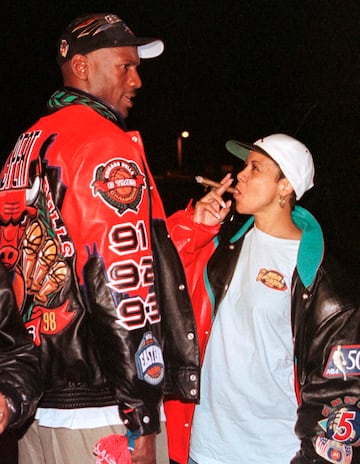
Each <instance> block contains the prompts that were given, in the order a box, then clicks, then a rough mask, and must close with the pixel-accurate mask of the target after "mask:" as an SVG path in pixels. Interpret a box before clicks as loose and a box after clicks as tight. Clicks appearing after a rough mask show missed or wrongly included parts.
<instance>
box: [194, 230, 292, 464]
mask: <svg viewBox="0 0 360 464" xmlns="http://www.w3.org/2000/svg"><path fill="white" fill-rule="evenodd" d="M298 246H299V241H297V240H284V239H279V238H276V237H272V236H270V235H268V234H265V233H263V232H261V231H260V230H258V229H256V228H253V229H252V230H251V231H249V232H248V234H247V235H246V237H245V239H244V243H243V247H242V251H241V255H240V258H239V261H238V264H237V267H236V270H235V273H234V276H233V279H232V281H231V284H230V286H229V290H228V292H227V294H226V296H225V298H224V300H223V301H222V303H221V305H220V307H219V311H218V314H217V316H216V318H215V321H214V324H213V328H212V332H211V336H210V339H209V342H208V346H207V349H206V353H205V359H204V365H203V369H202V375H201V397H200V404H199V405H198V406H196V408H195V415H194V422H193V426H192V435H191V448H190V456H191V457H192V459H194V460H195V461H196V462H197V463H198V464H220V463H221V464H241V463H246V464H264V463H265V462H266V464H288V463H289V462H290V460H291V458H292V457H293V456H294V455H295V453H296V451H297V450H298V449H299V441H298V439H297V438H296V436H295V433H294V425H295V420H296V409H297V402H296V397H295V389H294V375H293V343H292V333H291V320H290V303H291V300H290V296H291V277H292V274H293V271H294V267H295V264H296V257H297V252H298Z"/></svg>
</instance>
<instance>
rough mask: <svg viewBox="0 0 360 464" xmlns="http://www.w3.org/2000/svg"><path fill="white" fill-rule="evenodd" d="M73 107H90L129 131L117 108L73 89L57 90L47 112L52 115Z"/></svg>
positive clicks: (48, 104)
mask: <svg viewBox="0 0 360 464" xmlns="http://www.w3.org/2000/svg"><path fill="white" fill-rule="evenodd" d="M71 105H83V106H88V107H90V108H92V109H93V110H94V111H96V112H97V113H99V114H101V116H103V117H104V118H106V119H109V120H110V121H112V122H114V123H115V124H117V125H118V126H119V127H121V129H123V130H124V131H126V130H127V128H126V124H125V120H124V118H123V117H122V116H121V114H120V113H119V112H118V111H117V110H116V109H115V108H113V107H111V106H109V105H108V104H106V103H105V102H104V101H102V100H100V99H99V98H96V97H94V96H93V95H90V94H88V93H86V92H83V91H81V90H79V89H74V88H72V87H64V88H63V89H58V90H56V91H55V92H54V93H53V94H52V95H51V97H50V98H49V100H48V102H47V111H48V113H49V114H51V113H54V112H55V111H58V110H61V109H62V108H65V107H67V106H71Z"/></svg>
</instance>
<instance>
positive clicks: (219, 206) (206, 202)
mask: <svg viewBox="0 0 360 464" xmlns="http://www.w3.org/2000/svg"><path fill="white" fill-rule="evenodd" d="M232 182H233V179H232V178H231V174H226V176H225V177H224V178H223V179H222V180H221V182H220V183H221V187H219V188H217V189H213V190H211V191H210V192H209V193H207V194H206V195H205V196H203V197H202V198H201V200H199V201H198V202H197V203H196V204H195V208H194V216H193V221H194V222H196V223H197V224H204V225H207V226H215V225H218V224H219V223H221V222H222V221H223V220H224V219H225V218H226V216H227V215H228V213H229V211H230V206H231V200H228V201H227V202H225V201H224V200H223V198H222V195H223V194H224V193H225V192H226V189H227V188H228V187H230V185H231V184H232Z"/></svg>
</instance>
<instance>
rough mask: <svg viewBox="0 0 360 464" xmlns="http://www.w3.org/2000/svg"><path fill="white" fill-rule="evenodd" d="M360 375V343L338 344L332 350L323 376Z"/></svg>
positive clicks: (346, 376) (345, 377)
mask: <svg viewBox="0 0 360 464" xmlns="http://www.w3.org/2000/svg"><path fill="white" fill-rule="evenodd" d="M355 375H360V345H337V346H334V347H333V348H332V350H331V353H330V356H329V359H328V361H327V363H326V367H325V370H324V373H323V376H324V377H326V378H335V377H343V378H344V380H347V378H348V377H352V376H355Z"/></svg>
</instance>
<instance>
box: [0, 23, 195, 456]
mask: <svg viewBox="0 0 360 464" xmlns="http://www.w3.org/2000/svg"><path fill="white" fill-rule="evenodd" d="M163 48H164V45H163V42H162V41H161V40H158V39H151V38H139V37H136V36H135V35H134V34H133V33H132V32H131V30H130V29H129V28H128V26H127V25H126V24H125V23H124V21H123V20H122V19H120V18H119V17H118V16H116V15H114V14H92V15H87V16H83V17H80V18H77V19H75V20H74V21H73V22H72V23H71V24H70V25H69V26H68V28H67V29H66V30H65V31H64V33H63V34H62V35H61V37H60V40H59V45H58V63H59V65H60V67H61V72H62V75H63V80H64V88H63V89H60V90H58V91H56V92H55V93H54V94H53V95H52V97H51V98H50V100H49V102H48V115H46V116H45V117H43V118H41V119H40V120H39V121H38V122H37V123H36V124H35V125H34V126H33V127H31V128H30V129H29V130H28V131H27V132H25V133H24V134H22V135H21V136H20V137H19V139H18V141H17V143H16V145H15V148H14V150H13V152H12V153H11V155H10V157H9V158H8V160H7V162H6V164H5V167H4V170H3V173H2V176H1V184H0V196H1V197H2V201H3V204H4V205H5V206H4V210H5V213H4V214H5V217H4V220H3V222H2V229H3V230H4V232H3V233H4V236H5V235H6V233H7V232H9V233H8V235H9V236H10V229H9V227H10V224H11V228H12V230H11V231H12V234H11V237H12V243H10V242H9V241H8V242H5V241H2V242H1V243H0V247H1V246H3V247H4V250H3V255H4V256H5V258H6V260H7V266H8V268H9V269H11V270H12V272H13V275H14V286H15V287H16V288H17V296H18V301H19V306H20V307H21V310H22V314H23V319H24V321H25V325H26V327H27V328H28V330H29V331H30V332H31V333H32V335H33V338H34V340H35V342H36V343H37V344H38V345H39V346H40V347H41V354H42V366H43V374H44V377H45V394H44V397H43V399H42V401H41V403H40V408H39V409H38V411H37V415H36V419H37V420H36V421H35V422H34V424H33V425H32V427H31V428H30V429H29V430H28V432H27V434H26V435H25V437H24V438H23V439H22V440H21V443H20V462H22V463H25V462H26V464H31V463H34V464H35V463H36V464H40V463H49V464H50V463H51V464H56V463H58V462H61V463H63V462H66V463H71V462H81V463H82V464H86V463H93V462H94V456H93V454H92V450H93V448H94V445H95V444H96V442H98V441H99V440H100V439H101V438H102V437H105V436H108V435H109V434H112V433H114V432H116V433H124V432H125V431H126V432H127V434H128V436H129V446H130V447H132V446H133V445H134V451H133V453H132V460H133V462H137V463H144V464H151V463H154V462H155V436H156V434H157V433H158V432H159V429H160V425H159V405H160V402H161V399H162V395H163V393H164V391H165V392H166V393H169V394H175V395H179V396H180V397H182V398H184V399H188V400H197V397H198V345H197V338H196V335H195V328H194V327H195V326H194V320H193V313H192V307H191V303H190V298H189V296H188V293H187V289H186V279H185V276H184V273H183V269H182V267H181V263H180V260H179V258H178V255H177V252H176V250H175V248H174V247H173V244H172V242H171V240H170V239H169V237H168V233H167V231H166V227H165V214H164V209H163V205H162V203H161V200H160V197H159V194H158V191H157V189H156V187H155V184H154V180H153V178H152V176H151V174H150V171H149V168H148V165H147V162H146V159H145V154H144V149H143V145H142V141H141V137H140V135H139V133H138V132H135V131H134V132H126V128H125V125H124V118H126V117H127V115H128V112H129V109H130V108H132V106H133V101H134V97H135V96H136V91H137V90H138V89H139V88H140V87H141V80H140V77H139V74H138V66H139V63H140V58H152V57H156V56H158V55H160V54H161V53H162V51H163ZM14 228H16V230H15V231H14V230H13V229H14ZM159 244H161V248H160V246H159ZM160 262H161V266H160V265H159V263H160ZM180 310H181V314H180ZM163 355H164V356H163ZM164 358H165V365H166V375H165V372H164V370H165V369H164ZM165 379H166V381H165ZM165 385H166V388H165ZM119 414H120V417H121V421H122V423H123V425H121V424H120V422H121V421H120V417H119ZM124 426H125V427H124ZM158 449H159V454H162V456H161V457H160V456H159V454H158V457H157V462H158V463H163V462H167V459H168V458H167V455H166V454H167V453H166V448H164V446H160V447H158Z"/></svg>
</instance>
